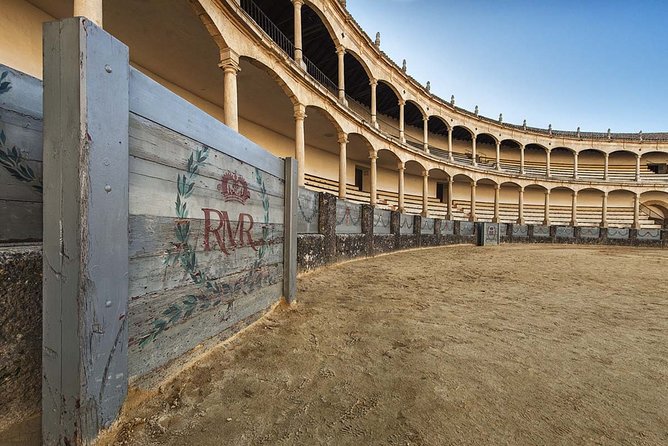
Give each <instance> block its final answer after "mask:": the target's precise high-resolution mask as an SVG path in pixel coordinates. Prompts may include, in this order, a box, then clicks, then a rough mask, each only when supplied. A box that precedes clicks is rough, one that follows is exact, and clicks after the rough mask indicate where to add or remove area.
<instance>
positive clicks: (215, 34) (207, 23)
mask: <svg viewBox="0 0 668 446" xmlns="http://www.w3.org/2000/svg"><path fill="white" fill-rule="evenodd" d="M189 3H190V5H191V6H192V8H193V10H194V11H195V14H197V16H198V17H199V19H200V20H201V21H202V24H203V25H204V27H205V28H206V30H207V31H208V32H209V35H210V36H211V38H212V39H213V41H214V42H215V43H216V45H218V48H219V49H220V50H221V51H222V50H225V49H228V48H229V45H228V44H227V42H226V41H225V38H224V37H223V35H222V34H221V33H220V31H219V30H218V27H217V26H216V24H215V23H214V22H213V20H211V16H210V15H209V13H208V12H207V11H206V9H204V7H203V6H202V5H201V4H200V3H199V2H189Z"/></svg>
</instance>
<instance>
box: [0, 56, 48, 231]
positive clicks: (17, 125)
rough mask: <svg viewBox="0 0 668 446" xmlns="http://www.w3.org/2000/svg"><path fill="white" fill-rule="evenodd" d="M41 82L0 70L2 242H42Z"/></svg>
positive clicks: (0, 212) (4, 67)
mask: <svg viewBox="0 0 668 446" xmlns="http://www.w3.org/2000/svg"><path fill="white" fill-rule="evenodd" d="M42 124H43V120H42V82H41V81H40V80H39V79H35V78H34V77H31V76H28V75H26V74H24V73H21V72H19V71H16V70H13V69H11V68H9V67H6V66H4V65H0V215H2V216H3V219H2V224H1V225H0V243H1V242H15V241H39V240H42Z"/></svg>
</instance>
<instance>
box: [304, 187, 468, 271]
mask: <svg viewBox="0 0 668 446" xmlns="http://www.w3.org/2000/svg"><path fill="white" fill-rule="evenodd" d="M308 194H312V195H313V196H315V197H316V199H315V200H314V199H312V198H311V197H308ZM299 196H300V200H302V202H301V203H300V212H301V213H302V214H303V215H298V216H297V217H298V218H297V220H299V219H300V218H301V219H307V218H308V219H309V220H311V219H312V217H313V213H312V211H317V212H316V216H317V218H318V233H317V234H315V233H300V234H299V235H298V239H297V264H298V267H299V271H300V272H304V271H309V270H313V269H316V268H319V267H321V266H324V265H328V264H332V263H338V262H342V261H345V260H351V259H356V258H363V257H370V256H374V255H378V254H383V253H387V252H392V251H399V250H403V249H413V248H420V247H429V246H441V245H451V244H458V243H470V244H473V243H475V237H476V232H475V226H474V225H473V224H470V223H468V222H461V223H460V222H452V221H446V220H440V219H423V218H422V217H421V216H419V215H406V214H404V215H402V214H401V213H399V212H396V211H387V210H381V209H378V208H374V207H373V206H370V205H366V204H363V205H361V212H360V219H361V225H360V226H361V228H360V229H359V230H358V232H351V229H350V228H351V227H355V226H356V225H357V223H358V222H357V220H356V219H353V220H352V221H350V222H349V223H350V224H349V225H345V222H343V221H342V220H343V219H345V218H351V217H350V214H344V213H342V211H341V210H342V209H343V208H344V207H345V206H342V204H341V201H342V200H339V199H337V198H336V197H335V196H334V195H331V194H327V193H318V192H312V191H307V190H304V189H302V190H301V191H300V194H299ZM308 203H311V206H312V208H307V205H308ZM337 204H338V209H339V212H338V219H337ZM352 205H353V206H358V205H357V204H354V203H353V204H352ZM380 213H383V215H380ZM387 217H389V230H387V226H388V222H387V220H388V218H387ZM337 227H338V228H345V229H343V230H344V231H345V232H344V233H341V231H340V230H339V231H338V232H337ZM377 232H379V233H377Z"/></svg>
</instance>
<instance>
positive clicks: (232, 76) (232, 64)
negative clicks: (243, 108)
mask: <svg viewBox="0 0 668 446" xmlns="http://www.w3.org/2000/svg"><path fill="white" fill-rule="evenodd" d="M218 66H219V67H220V68H222V69H223V118H224V120H225V125H227V126H228V127H229V128H231V129H232V130H234V131H236V132H238V131H239V107H238V104H237V73H238V72H239V70H240V68H239V55H238V54H237V53H236V52H235V51H233V50H231V49H229V48H228V49H226V50H223V51H221V53H220V63H219V64H218Z"/></svg>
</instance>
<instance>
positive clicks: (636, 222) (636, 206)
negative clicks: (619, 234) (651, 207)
mask: <svg viewBox="0 0 668 446" xmlns="http://www.w3.org/2000/svg"><path fill="white" fill-rule="evenodd" d="M633 229H640V194H639V193H636V195H635V197H634V199H633Z"/></svg>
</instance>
